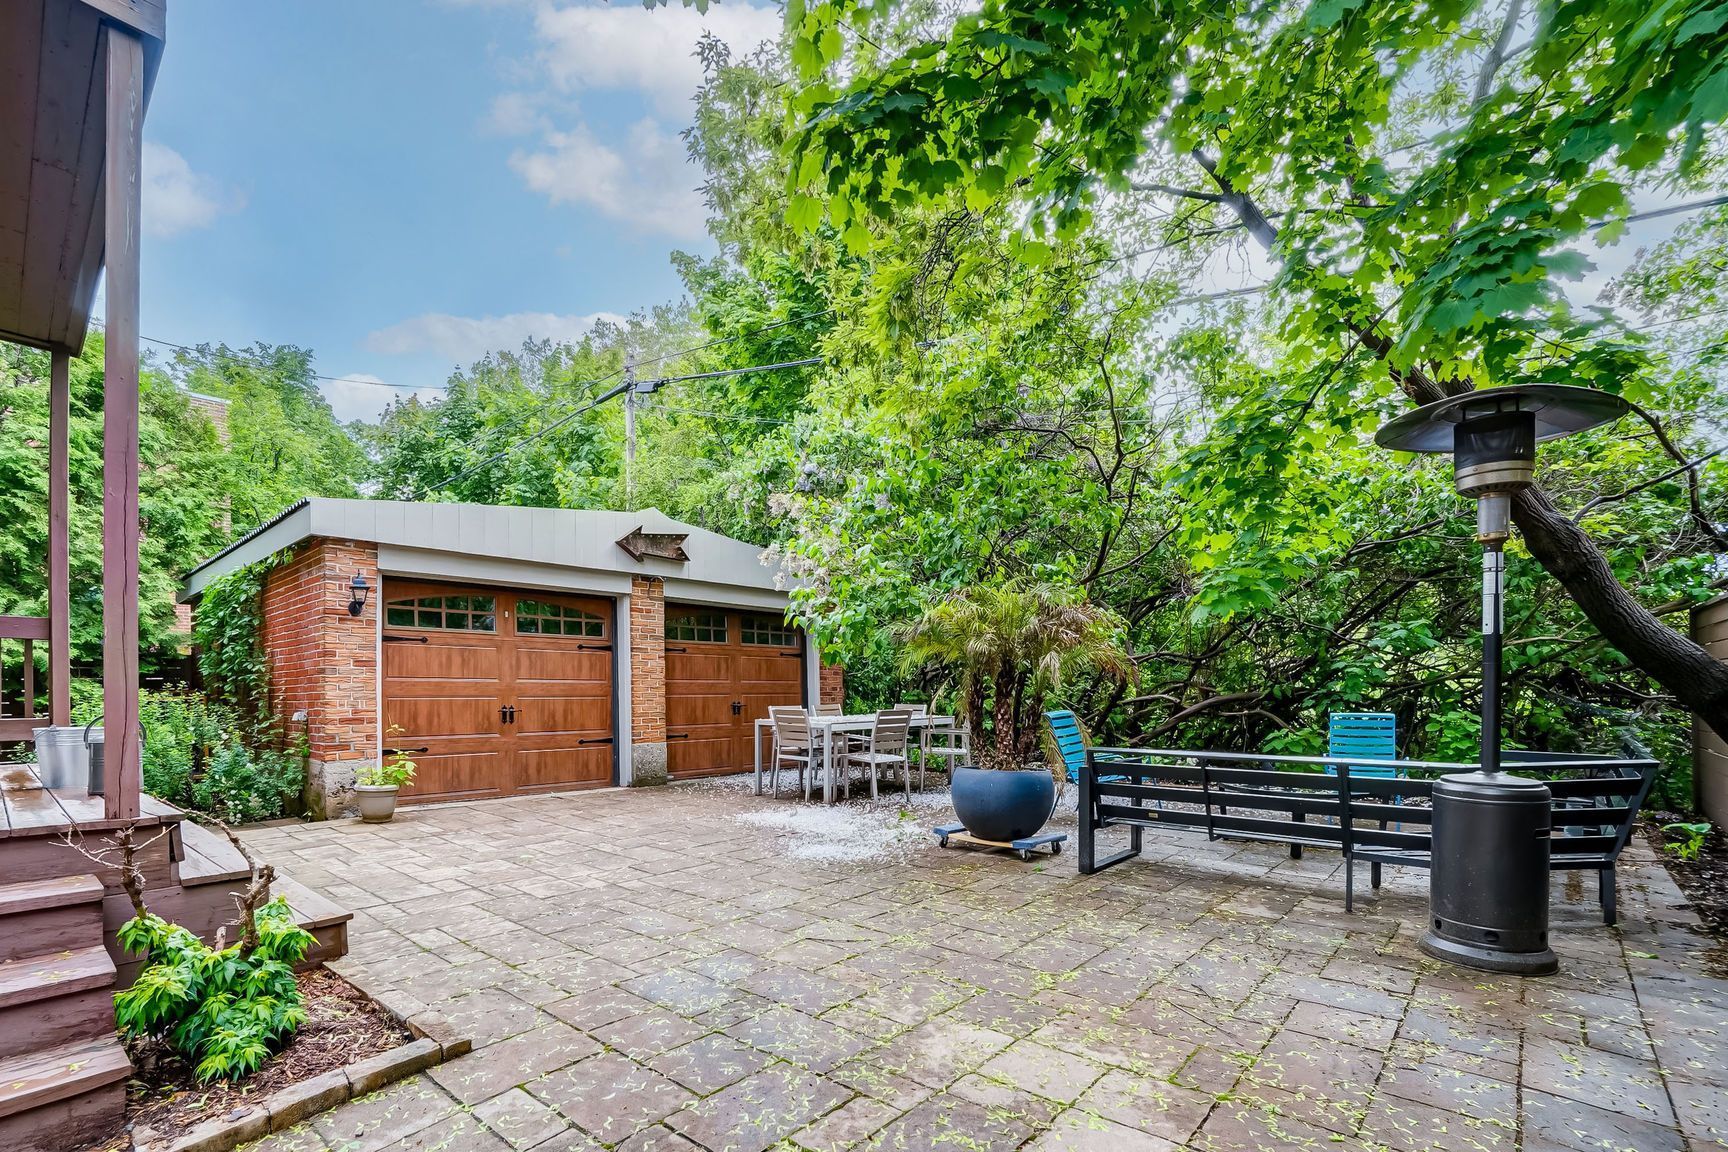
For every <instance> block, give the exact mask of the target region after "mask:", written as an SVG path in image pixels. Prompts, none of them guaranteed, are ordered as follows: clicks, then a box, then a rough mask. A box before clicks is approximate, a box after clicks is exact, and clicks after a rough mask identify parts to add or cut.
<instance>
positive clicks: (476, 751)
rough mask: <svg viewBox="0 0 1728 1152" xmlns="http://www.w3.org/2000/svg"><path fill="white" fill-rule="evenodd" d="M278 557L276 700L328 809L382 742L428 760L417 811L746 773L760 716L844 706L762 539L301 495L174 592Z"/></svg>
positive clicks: (839, 681)
mask: <svg viewBox="0 0 1728 1152" xmlns="http://www.w3.org/2000/svg"><path fill="white" fill-rule="evenodd" d="M271 556H278V557H282V558H284V560H283V562H282V563H281V564H280V565H279V566H278V567H276V568H274V569H273V570H272V571H271V572H270V574H269V576H268V578H267V580H266V582H265V587H264V603H263V621H264V630H263V643H264V646H265V651H266V652H267V654H268V655H269V657H270V665H271V691H272V697H273V704H274V706H275V708H276V710H277V712H278V714H279V715H281V716H282V717H284V718H291V719H292V722H293V723H294V724H295V725H297V726H299V728H300V730H301V731H302V732H303V733H304V735H305V738H306V741H307V746H308V750H309V759H310V770H309V773H308V780H307V804H308V808H309V809H310V810H311V811H312V812H314V813H315V814H318V815H320V816H334V815H338V814H340V813H341V812H343V811H346V810H348V808H349V807H350V806H351V799H352V792H351V789H352V786H353V782H354V775H355V772H356V770H357V769H359V768H360V767H362V766H363V765H366V764H369V763H376V762H377V761H378V760H379V758H380V757H381V756H382V755H384V750H385V749H387V748H398V747H399V748H402V749H405V750H407V751H408V752H409V753H410V754H411V755H412V756H413V757H414V759H415V760H416V761H417V762H419V763H420V765H421V770H420V773H419V777H418V779H417V781H416V784H415V786H414V787H413V788H412V789H410V790H407V791H405V792H404V796H403V799H404V801H405V802H410V803H411V802H414V801H417V800H419V801H425V800H450V799H464V798H483V797H489V796H499V795H513V794H517V793H520V792H532V791H554V790H565V789H571V788H580V787H600V786H608V785H613V784H632V785H647V784H658V783H663V782H665V781H666V780H667V779H668V777H669V776H670V777H672V778H682V777H686V776H701V775H714V774H717V773H722V772H734V771H745V770H748V769H749V767H750V764H751V754H750V749H751V743H750V741H751V739H752V738H753V734H754V729H753V727H752V724H753V721H754V720H755V719H756V717H757V716H758V715H764V714H765V713H766V709H767V707H768V706H770V705H771V704H775V703H803V704H806V705H808V704H812V703H815V702H823V703H839V702H841V699H842V697H843V694H844V675H843V673H842V672H841V670H840V669H839V668H837V667H832V666H823V665H822V664H821V661H820V658H819V656H818V654H817V653H816V652H815V651H814V648H813V646H812V645H811V644H810V643H809V641H808V640H807V639H806V638H805V637H804V636H803V635H802V634H800V633H798V632H797V631H796V630H795V629H793V628H791V627H790V626H789V625H787V624H785V622H784V612H785V607H786V602H787V597H786V593H785V591H784V585H785V576H784V573H782V572H780V571H778V570H777V569H776V568H775V567H774V566H773V565H772V564H771V563H769V562H768V561H767V560H765V559H764V557H763V556H762V554H761V550H760V549H759V548H757V547H756V546H754V545H750V544H746V543H744V542H742V541H738V540H733V539H730V538H728V537H724V536H719V535H717V534H715V533H709V532H704V531H702V530H701V529H697V528H694V527H692V526H689V525H684V524H679V523H677V522H675V521H672V520H670V519H669V518H667V517H665V516H663V515H661V514H660V513H658V512H656V511H653V510H649V511H644V512H640V513H622V512H603V511H602V512H596V511H572V510H564V509H539V508H493V507H486V506H480V505H451V504H436V505H434V504H411V503H400V502H391V501H364V500H322V499H318V500H309V501H304V502H302V503H301V504H298V505H296V506H295V507H293V508H291V509H289V510H288V511H287V512H285V513H283V514H282V515H281V516H279V517H278V518H277V519H276V520H274V521H272V522H271V523H269V524H266V525H264V526H263V527H262V528H260V529H259V530H257V531H256V532H254V533H252V534H251V535H250V536H248V537H246V538H245V539H243V540H241V541H240V542H238V543H237V544H235V545H234V546H233V547H231V548H229V549H228V550H226V551H225V552H223V553H222V554H220V555H218V556H216V557H214V558H212V559H211V560H210V561H208V562H206V563H205V564H203V565H201V566H200V567H199V568H197V569H196V570H194V571H193V572H192V573H191V574H190V576H189V577H188V579H187V583H186V587H185V590H184V598H185V599H187V600H188V601H192V602H194V603H195V602H196V599H197V597H198V596H199V594H200V593H201V591H202V590H203V589H204V588H205V587H207V586H208V585H209V583H210V582H211V581H212V580H214V579H217V578H219V577H220V576H222V575H224V574H225V573H227V572H231V571H233V570H234V569H236V568H238V567H240V566H242V565H245V564H249V563H253V562H256V561H258V560H262V559H265V558H268V557H271ZM357 578H358V579H359V580H361V581H363V582H364V584H365V587H366V593H365V603H364V605H363V606H362V607H361V609H360V611H359V613H358V614H354V613H351V612H350V602H351V600H353V599H354V597H355V593H354V591H353V586H354V583H355V580H356V579H357ZM669 637H670V640H669ZM392 725H394V726H396V727H397V728H398V729H399V731H398V732H396V733H395V734H390V733H389V731H388V730H389V729H390V727H391V726H392Z"/></svg>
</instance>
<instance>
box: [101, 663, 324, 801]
mask: <svg viewBox="0 0 1728 1152" xmlns="http://www.w3.org/2000/svg"><path fill="white" fill-rule="evenodd" d="M73 683H74V684H79V683H93V682H90V681H77V680H75V681H73ZM74 695H75V696H76V695H77V693H74ZM86 697H87V698H86V699H85V700H84V701H83V703H82V704H80V705H79V706H78V707H76V708H74V710H73V716H72V719H73V722H74V723H76V724H79V725H83V724H87V723H89V722H90V721H92V720H95V719H97V718H98V717H99V716H101V714H102V696H101V686H100V685H96V687H95V691H94V692H93V693H86ZM138 722H139V724H141V725H142V726H143V728H144V751H143V755H142V756H141V757H140V760H141V767H142V771H143V777H144V791H146V792H148V793H149V794H150V795H152V796H155V797H157V798H158V799H160V800H166V801H167V802H168V803H170V804H174V805H177V806H179V807H181V808H186V809H190V810H193V811H197V812H207V813H209V814H210V815H213V816H216V817H217V818H219V819H221V820H223V821H224V822H226V823H230V824H246V823H252V822H255V821H258V820H274V819H276V818H277V817H279V816H282V815H285V814H286V812H287V806H288V801H289V800H290V799H292V798H293V797H295V796H298V795H299V794H300V791H301V788H302V787H303V785H304V781H305V775H306V770H305V756H306V750H305V745H304V741H303V740H294V741H291V742H290V743H289V745H288V747H286V748H282V747H279V746H278V745H279V744H280V739H279V737H278V736H277V735H276V734H275V733H274V732H272V731H271V730H270V729H269V728H268V727H266V728H264V729H262V730H258V729H255V728H254V727H253V725H251V724H250V723H249V722H248V721H247V720H246V719H245V717H244V716H243V715H242V714H241V712H240V711H239V709H237V708H235V707H234V706H233V705H231V704H227V703H224V702H222V701H220V700H214V699H211V698H210V697H207V696H205V695H203V694H202V693H199V692H194V691H192V690H191V689H188V688H179V689H163V690H157V691H145V692H141V693H139V695H138Z"/></svg>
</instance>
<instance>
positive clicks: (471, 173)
mask: <svg viewBox="0 0 1728 1152" xmlns="http://www.w3.org/2000/svg"><path fill="white" fill-rule="evenodd" d="M169 20H170V26H169V36H168V48H167V52H166V54H165V56H164V59H163V65H162V71H161V73H160V75H159V77H158V79H157V84H156V88H155V91H154V93H153V96H152V99H151V105H150V112H149V117H148V119H147V121H146V124H145V131H144V138H145V152H146V155H145V193H144V200H145V203H144V223H145V232H146V239H145V245H144V269H143V275H144V284H143V316H142V328H143V332H144V334H145V335H146V336H149V337H154V338H156V339H159V340H168V341H173V342H176V343H185V344H193V343H198V342H200V341H211V342H217V341H225V342H227V343H228V344H229V345H230V346H236V347H237V346H240V345H244V344H249V343H251V342H252V341H255V340H263V341H267V342H271V343H294V344H301V345H305V346H309V347H311V348H312V349H313V350H314V351H315V352H316V353H317V366H318V371H320V372H322V373H325V374H328V375H332V376H344V377H355V378H362V379H372V380H383V381H386V382H390V383H393V384H404V385H437V384H441V383H442V382H443V381H444V379H445V377H446V375H447V374H448V372H449V370H450V369H451V368H452V367H454V366H456V365H458V364H467V363H469V362H471V361H473V360H474V359H477V358H478V357H479V356H480V355H481V354H483V353H484V352H485V351H486V350H487V349H489V348H497V347H516V346H517V345H519V344H520V343H521V341H522V339H523V338H525V337H526V336H528V335H534V336H553V337H572V336H576V335H579V334H580V332H581V331H582V330H583V329H584V328H585V327H586V325H587V324H589V323H590V322H591V319H592V318H593V317H595V316H597V315H606V314H613V315H616V314H622V313H627V312H629V311H631V310H633V309H636V308H641V307H646V306H649V305H652V304H655V303H658V302H661V301H665V300H669V299H673V298H675V297H676V296H677V295H678V293H679V285H678V281H677V278H676V276H675V275H674V274H673V272H672V270H671V267H670V265H669V263H668V261H667V255H668V253H670V252H671V251H672V250H673V249H675V248H683V249H686V250H694V251H702V252H707V251H710V250H711V249H712V245H711V243H710V242H709V241H708V240H707V239H706V237H705V235H704V234H703V232H702V220H703V212H702V209H701V204H700V200H699V197H698V196H697V194H696V193H695V191H694V189H695V187H696V185H697V184H698V183H699V181H700V173H699V171H698V170H697V169H695V168H694V167H692V166H690V165H689V164H688V163H687V162H686V161H685V159H684V153H683V142H682V141H681V140H679V139H678V135H677V134H678V132H679V131H680V130H681V129H682V128H683V127H685V125H686V124H687V123H688V121H689V117H690V104H689V98H690V96H691V94H692V93H693V92H694V91H695V88H696V86H697V84H698V82H699V80H700V69H699V67H698V66H697V64H696V63H695V61H694V60H693V59H692V58H691V56H690V52H691V49H692V47H693V46H694V44H695V41H696V38H697V36H698V34H699V33H700V31H701V30H702V29H703V28H704V27H706V28H710V29H712V30H713V31H715V32H716V33H717V34H719V35H720V36H722V37H723V38H724V39H726V40H727V41H728V42H729V43H731V44H733V46H734V47H735V48H738V49H740V50H744V49H747V48H748V47H750V46H753V45H754V44H755V43H757V42H759V41H760V40H761V39H763V38H765V37H767V36H771V35H773V34H774V33H775V31H776V30H777V29H778V27H779V20H780V17H779V15H778V13H777V11H776V10H775V9H774V8H773V7H772V6H771V5H769V4H766V3H763V4H759V5H756V6H752V5H750V4H745V3H725V4H719V5H715V6H713V7H711V8H710V9H709V11H708V13H707V14H705V15H699V14H697V13H695V12H694V11H692V10H689V9H686V8H684V7H683V6H682V5H681V4H677V2H676V0H674V6H673V7H671V8H663V9H658V10H654V11H648V10H645V9H644V8H643V7H642V6H641V5H640V4H639V3H637V2H636V0H616V2H615V3H612V4H600V3H581V2H575V0H363V2H360V3H355V2H354V0H295V3H292V4H275V5H257V4H236V3H233V0H174V2H173V3H172V4H171V5H170V7H169ZM149 347H150V345H146V348H149ZM327 394H328V395H329V396H330V398H331V401H332V403H333V404H334V405H335V406H336V408H337V411H338V414H339V415H341V416H343V417H348V418H352V417H358V416H370V415H373V414H375V413H376V412H377V411H378V410H379V409H380V408H382V406H383V404H384V403H386V402H387V401H388V400H389V399H390V398H391V396H392V395H393V394H394V393H393V392H392V391H391V390H390V389H387V388H381V387H375V386H368V385H365V384H358V383H356V384H330V385H328V386H327Z"/></svg>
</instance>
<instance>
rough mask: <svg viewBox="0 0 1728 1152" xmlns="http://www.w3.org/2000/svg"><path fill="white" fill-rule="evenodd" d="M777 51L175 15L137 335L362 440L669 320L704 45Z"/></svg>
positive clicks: (555, 3) (593, 35)
mask: <svg viewBox="0 0 1728 1152" xmlns="http://www.w3.org/2000/svg"><path fill="white" fill-rule="evenodd" d="M779 28H780V15H779V13H778V11H777V9H776V8H775V7H774V5H773V3H772V0H721V2H718V3H713V4H711V5H710V6H709V8H708V11H707V12H706V13H698V12H696V11H695V10H694V9H693V8H691V7H687V6H686V5H685V4H684V3H683V2H682V0H667V4H666V6H664V7H656V8H653V9H647V8H644V7H643V5H642V3H641V2H640V0H613V2H611V3H605V2H602V0H294V2H293V3H289V4H272V5H261V4H248V3H235V2H234V0H173V2H172V3H171V4H170V5H169V32H168V46H167V51H166V54H165V56H164V59H163V64H162V69H161V72H160V74H159V76H158V78H157V82H156V87H155V90H154V92H153V94H152V98H151V104H150V109H149V115H148V117H147V119H146V121H145V127H144V141H145V142H144V176H145V181H144V206H143V207H144V225H145V240H144V248H143V277H144V282H143V303H142V307H143V315H142V330H143V334H144V336H145V337H147V338H149V340H153V341H166V342H170V343H174V344H198V343H203V342H209V343H213V344H214V343H226V344H228V345H229V346H230V347H233V348H240V347H244V346H246V345H249V344H251V343H253V342H255V341H264V342H267V343H272V344H297V345H301V346H303V347H308V348H311V349H312V350H313V352H314V354H315V356H316V361H315V364H316V370H317V371H318V372H319V373H321V374H323V375H325V376H332V377H339V378H340V379H339V380H336V381H326V382H325V384H324V388H325V394H326V395H327V396H328V397H329V399H330V401H331V404H332V406H333V407H334V408H335V410H336V413H337V415H338V416H339V417H341V418H343V419H359V418H371V417H375V416H376V415H377V414H378V413H379V412H380V411H381V410H382V409H383V407H384V406H385V405H386V404H387V403H389V402H390V401H391V400H392V399H393V398H395V397H397V396H400V395H409V394H412V390H413V389H416V388H418V389H425V390H426V391H424V392H422V394H423V395H431V394H433V393H434V392H435V391H436V390H437V389H438V388H439V387H440V386H441V385H442V384H443V383H444V381H445V380H446V379H447V377H448V376H449V374H450V372H451V370H452V369H454V368H456V367H459V366H467V365H469V364H471V363H473V362H474V361H475V360H477V359H479V358H480V357H481V356H483V355H484V354H485V353H486V352H488V351H491V350H497V349H513V348H517V347H520V345H521V344H522V342H523V341H524V340H525V339H527V338H529V337H536V338H554V339H575V338H579V337H580V336H581V334H582V333H583V332H584V331H586V330H587V329H588V327H589V326H590V325H591V324H592V323H593V322H594V320H595V319H596V318H598V317H617V316H622V315H627V314H628V313H630V312H632V311H635V310H637V309H642V308H647V307H651V306H652V305H655V304H659V303H664V302H667V301H670V300H674V299H676V298H677V297H678V296H679V294H680V291H681V286H680V284H679V282H678V279H677V276H676V275H675V274H674V272H673V270H672V267H671V264H670V262H669V260H668V256H669V255H670V253H671V252H672V251H674V250H675V249H683V250H685V251H694V252H699V253H708V252H711V251H712V249H713V245H712V242H711V241H710V240H709V239H708V238H707V236H706V233H705V231H704V228H703V224H704V218H705V215H706V213H705V211H704V209H703V205H702V203H701V199H700V196H699V194H698V192H697V190H696V189H697V186H698V184H699V183H700V181H701V173H700V171H699V170H698V169H697V168H696V167H695V166H694V165H692V164H690V163H689V162H688V159H687V158H686V156H685V152H684V144H683V141H682V140H681V139H680V138H679V132H680V131H681V130H682V129H683V128H684V127H686V126H687V125H688V123H689V121H690V118H691V114H692V105H691V96H692V95H693V94H694V92H695V91H696V88H697V87H698V85H699V84H700V82H701V68H700V65H699V64H698V63H697V61H696V59H695V57H694V55H693V49H694V46H695V43H696V41H697V39H698V37H699V36H700V35H701V33H702V31H703V30H704V29H708V30H711V31H713V32H714V33H715V34H716V35H718V36H720V37H721V38H722V39H724V40H726V41H727V42H728V43H729V44H730V45H732V47H733V48H734V49H735V50H736V51H737V52H739V53H744V52H747V51H749V50H750V49H751V48H753V47H755V46H756V45H757V44H758V43H760V42H761V41H763V40H765V39H770V38H772V37H773V36H775V35H776V34H777V33H778V31H779ZM1661 199H1662V198H1653V197H1648V196H1645V197H1640V201H1639V203H1638V204H1637V205H1636V206H1637V207H1639V208H1648V207H1652V206H1654V204H1653V203H1652V201H1654V202H1655V203H1660V202H1661ZM1680 220H1681V218H1679V217H1671V218H1666V219H1663V220H1661V221H1652V222H1649V223H1647V224H1641V225H1635V226H1634V227H1633V228H1632V229H1631V230H1630V231H1629V232H1628V235H1627V237H1626V238H1625V239H1623V240H1622V241H1621V242H1620V243H1619V244H1618V245H1615V246H1614V247H1612V248H1608V249H1598V248H1595V247H1594V246H1592V245H1589V244H1586V245H1584V247H1585V248H1586V250H1587V252H1588V254H1589V255H1590V256H1591V257H1592V258H1593V259H1595V261H1596V262H1597V264H1598V267H1597V270H1596V271H1595V272H1593V273H1592V274H1591V275H1590V276H1588V277H1586V278H1585V280H1584V281H1583V282H1582V283H1579V284H1575V285H1572V286H1570V288H1569V294H1570V295H1571V296H1572V297H1573V299H1574V300H1575V301H1576V302H1578V303H1580V304H1584V303H1589V302H1591V301H1593V300H1594V298H1595V296H1596V293H1597V292H1599V291H1600V289H1601V287H1602V286H1603V284H1604V283H1606V281H1607V280H1608V278H1609V277H1611V276H1612V275H1613V274H1614V273H1616V272H1618V271H1620V270H1622V269H1623V268H1624V267H1625V265H1626V263H1627V262H1628V261H1629V260H1630V259H1631V258H1632V256H1633V254H1634V253H1635V252H1636V251H1637V250H1638V248H1639V247H1640V246H1643V245H1647V244H1651V243H1654V242H1657V241H1659V240H1661V239H1662V238H1663V237H1664V236H1666V235H1667V234H1669V233H1670V232H1671V231H1672V229H1673V228H1674V227H1675V226H1676V225H1678V224H1679V222H1680ZM1203 272H1204V274H1203V275H1201V276H1200V277H1198V281H1199V283H1198V284H1197V285H1196V286H1197V288H1198V289H1200V290H1205V289H1207V288H1236V287H1240V286H1243V285H1246V284H1255V283H1264V282H1265V280H1266V279H1267V277H1268V276H1269V275H1270V272H1271V267H1270V264H1269V263H1268V262H1267V261H1266V260H1264V259H1263V258H1260V257H1259V256H1257V255H1250V256H1249V257H1248V258H1247V259H1246V260H1242V261H1231V260H1220V261H1219V262H1218V263H1217V264H1216V266H1215V267H1209V268H1207V269H1205V270H1203ZM98 310H100V305H98ZM145 348H146V349H154V350H155V351H156V352H157V353H159V354H162V353H164V352H165V350H164V349H163V348H162V346H161V344H152V343H149V342H147V343H146V344H145ZM380 382H383V383H387V384H390V385H395V386H397V387H385V386H382V385H381V383H380Z"/></svg>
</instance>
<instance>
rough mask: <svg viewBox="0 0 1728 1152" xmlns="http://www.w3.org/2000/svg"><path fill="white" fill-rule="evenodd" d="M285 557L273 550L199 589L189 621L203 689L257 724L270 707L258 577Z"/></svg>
mask: <svg viewBox="0 0 1728 1152" xmlns="http://www.w3.org/2000/svg"><path fill="white" fill-rule="evenodd" d="M287 559H288V553H286V552H279V553H277V554H276V555H274V556H271V557H268V558H267V559H264V560H260V561H258V562H257V563H256V564H248V565H246V566H245V567H243V568H238V569H236V570H235V571H233V572H230V573H229V574H228V575H226V576H223V577H221V578H220V579H218V580H216V581H215V582H213V583H212V584H211V585H210V586H209V587H208V588H206V589H205V590H204V595H203V597H202V599H200V600H199V602H198V611H197V614H196V617H195V620H194V623H193V627H192V640H193V643H194V644H195V645H196V647H197V649H198V671H199V672H200V673H201V674H202V675H203V677H204V687H205V691H206V692H208V693H209V694H210V695H212V696H215V697H217V698H219V699H221V700H225V701H227V702H228V703H230V704H232V705H233V706H234V707H235V708H237V709H238V710H239V711H240V713H241V715H242V716H244V717H245V718H246V719H247V720H248V721H250V722H252V723H253V724H255V725H257V726H258V727H260V728H262V727H264V726H265V725H266V723H267V719H268V717H269V712H270V661H269V657H268V656H267V655H266V654H265V652H264V643H263V637H264V582H265V580H266V579H268V578H269V575H270V573H271V572H272V571H273V570H275V569H276V568H279V567H281V566H282V564H284V563H285V562H286V561H287Z"/></svg>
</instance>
